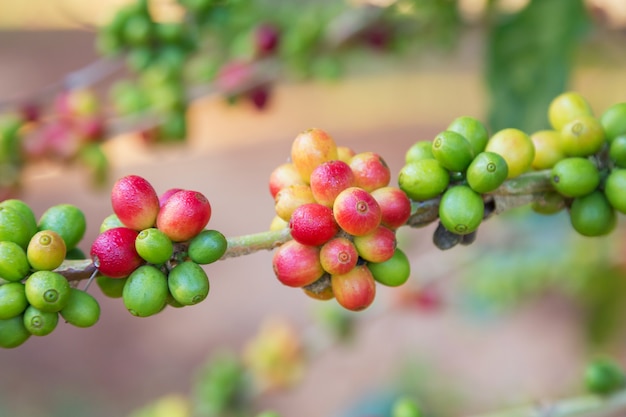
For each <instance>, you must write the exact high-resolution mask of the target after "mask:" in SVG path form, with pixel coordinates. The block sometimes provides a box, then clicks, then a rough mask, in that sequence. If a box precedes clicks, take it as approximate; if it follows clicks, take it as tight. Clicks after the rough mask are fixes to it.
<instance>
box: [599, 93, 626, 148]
mask: <svg viewBox="0 0 626 417" xmlns="http://www.w3.org/2000/svg"><path fill="white" fill-rule="evenodd" d="M600 124H601V125H602V128H603V129H604V132H605V133H606V137H607V139H608V140H609V141H610V142H612V141H613V140H615V138H616V137H618V136H620V135H624V134H626V103H616V104H613V105H612V106H611V107H609V108H608V109H606V110H605V111H604V113H602V115H601V116H600Z"/></svg>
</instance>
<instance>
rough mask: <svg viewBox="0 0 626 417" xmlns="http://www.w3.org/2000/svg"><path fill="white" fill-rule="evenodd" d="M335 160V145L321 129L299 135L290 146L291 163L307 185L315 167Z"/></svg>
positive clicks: (306, 131) (313, 129)
mask: <svg viewBox="0 0 626 417" xmlns="http://www.w3.org/2000/svg"><path fill="white" fill-rule="evenodd" d="M336 159H338V155H337V144H336V143H335V140H334V139H333V138H332V137H331V136H330V135H329V134H328V133H327V132H325V131H323V130H321V129H316V128H312V129H308V130H305V131H303V132H301V133H299V134H298V136H296V138H295V139H294V141H293V143H292V145H291V161H292V163H293V164H294V166H295V167H296V169H297V170H298V172H299V173H300V176H301V177H302V180H303V181H304V182H305V183H307V184H308V183H309V178H310V177H311V173H312V172H313V170H314V169H315V167H317V166H318V165H320V164H322V163H324V162H327V161H332V160H336Z"/></svg>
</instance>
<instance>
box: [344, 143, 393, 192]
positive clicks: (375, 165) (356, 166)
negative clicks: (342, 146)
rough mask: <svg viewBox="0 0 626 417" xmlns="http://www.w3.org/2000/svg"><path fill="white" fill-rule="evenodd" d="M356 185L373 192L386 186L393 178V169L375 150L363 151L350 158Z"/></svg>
mask: <svg viewBox="0 0 626 417" xmlns="http://www.w3.org/2000/svg"><path fill="white" fill-rule="evenodd" d="M350 168H351V169H352V172H353V173H354V179H355V185H356V186H357V187H359V188H363V189H364V190H365V191H368V192H372V191H374V190H375V189H377V188H381V187H386V186H387V185H389V181H390V180H391V171H390V169H389V166H388V165H387V163H386V162H385V160H384V159H383V158H382V157H381V156H380V155H378V154H377V153H375V152H361V153H358V154H356V155H354V156H353V157H352V159H350Z"/></svg>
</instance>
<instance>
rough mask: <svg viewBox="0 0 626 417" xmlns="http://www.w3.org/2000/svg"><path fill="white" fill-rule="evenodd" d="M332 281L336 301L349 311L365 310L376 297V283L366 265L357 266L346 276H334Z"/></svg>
mask: <svg viewBox="0 0 626 417" xmlns="http://www.w3.org/2000/svg"><path fill="white" fill-rule="evenodd" d="M330 280H331V286H332V289H333V294H334V295H335V299H336V300H337V302H338V303H339V305H341V306H342V307H343V308H345V309H347V310H351V311H361V310H364V309H366V308H367V307H369V306H370V305H371V304H372V302H373V301H374V298H375V297H376V281H374V277H373V276H372V273H371V272H370V270H369V269H368V268H367V266H366V265H357V266H356V267H354V268H353V269H352V270H351V271H349V272H348V273H346V274H340V275H332V276H331V278H330Z"/></svg>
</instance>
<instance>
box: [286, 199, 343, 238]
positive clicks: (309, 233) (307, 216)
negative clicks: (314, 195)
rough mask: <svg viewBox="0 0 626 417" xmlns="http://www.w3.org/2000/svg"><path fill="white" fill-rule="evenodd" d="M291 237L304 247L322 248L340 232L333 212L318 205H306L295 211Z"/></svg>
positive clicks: (291, 224) (292, 216)
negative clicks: (321, 246)
mask: <svg viewBox="0 0 626 417" xmlns="http://www.w3.org/2000/svg"><path fill="white" fill-rule="evenodd" d="M289 228H290V229H291V237H293V238H294V239H295V240H296V241H298V242H300V243H302V244H303V245H310V246H320V245H323V244H324V243H326V242H328V241H329V240H330V239H331V238H332V237H333V236H335V235H336V234H337V232H338V231H339V227H338V226H337V223H336V222H335V218H334V217H333V211H332V210H331V209H330V208H329V207H326V206H323V205H321V204H317V203H311V204H304V205H302V206H300V207H298V208H297V209H295V210H294V212H293V214H292V215H291V219H290V220H289Z"/></svg>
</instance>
